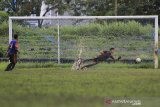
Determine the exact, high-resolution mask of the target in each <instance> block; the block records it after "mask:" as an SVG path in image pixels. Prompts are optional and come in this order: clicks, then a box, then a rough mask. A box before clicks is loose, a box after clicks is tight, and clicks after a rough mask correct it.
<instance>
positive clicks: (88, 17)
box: [9, 15, 158, 69]
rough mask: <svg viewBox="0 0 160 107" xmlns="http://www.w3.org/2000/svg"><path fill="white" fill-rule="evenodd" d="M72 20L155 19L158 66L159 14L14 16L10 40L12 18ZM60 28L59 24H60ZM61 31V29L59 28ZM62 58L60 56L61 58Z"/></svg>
mask: <svg viewBox="0 0 160 107" xmlns="http://www.w3.org/2000/svg"><path fill="white" fill-rule="evenodd" d="M27 19H29V20H33V19H37V20H41V19H43V20H58V21H59V20H62V19H63V20H71V19H77V20H78V19H154V32H155V35H154V68H156V69H157V68H158V15H146V16H49V17H42V16H12V17H9V42H10V41H11V40H12V20H27ZM58 28H59V24H58ZM58 32H59V30H58ZM58 45H59V44H58ZM59 60H60V58H59Z"/></svg>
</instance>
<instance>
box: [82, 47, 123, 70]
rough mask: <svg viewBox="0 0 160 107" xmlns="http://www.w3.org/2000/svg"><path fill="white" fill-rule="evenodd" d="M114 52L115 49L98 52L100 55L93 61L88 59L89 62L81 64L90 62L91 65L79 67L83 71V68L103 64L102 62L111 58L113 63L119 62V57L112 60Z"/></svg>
mask: <svg viewBox="0 0 160 107" xmlns="http://www.w3.org/2000/svg"><path fill="white" fill-rule="evenodd" d="M114 52H115V48H110V50H109V51H101V52H100V55H98V56H97V57H95V58H93V59H89V60H84V61H83V62H86V61H91V62H92V63H91V64H87V65H84V66H81V68H80V69H83V68H85V67H87V68H88V67H91V66H94V65H96V64H98V63H100V62H103V61H106V60H107V59H108V58H111V59H112V60H113V61H114V62H115V61H116V60H120V59H121V57H118V58H117V59H115V58H114V56H113V54H114Z"/></svg>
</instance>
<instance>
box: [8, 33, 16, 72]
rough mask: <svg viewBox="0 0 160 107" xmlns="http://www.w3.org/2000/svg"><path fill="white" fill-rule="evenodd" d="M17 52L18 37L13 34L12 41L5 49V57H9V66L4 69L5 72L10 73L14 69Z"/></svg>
mask: <svg viewBox="0 0 160 107" xmlns="http://www.w3.org/2000/svg"><path fill="white" fill-rule="evenodd" d="M17 52H18V35H17V34H14V40H12V41H11V42H10V44H9V46H8V49H7V57H9V61H10V64H9V65H8V66H7V67H6V69H5V71H11V70H13V69H14V67H15V65H16V63H17Z"/></svg>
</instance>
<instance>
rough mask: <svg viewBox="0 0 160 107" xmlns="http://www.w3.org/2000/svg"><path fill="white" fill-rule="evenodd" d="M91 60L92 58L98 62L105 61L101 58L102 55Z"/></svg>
mask: <svg viewBox="0 0 160 107" xmlns="http://www.w3.org/2000/svg"><path fill="white" fill-rule="evenodd" d="M93 60H94V62H96V63H99V62H103V61H105V58H103V57H96V58H94V59H93Z"/></svg>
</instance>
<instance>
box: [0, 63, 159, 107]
mask: <svg viewBox="0 0 160 107" xmlns="http://www.w3.org/2000/svg"><path fill="white" fill-rule="evenodd" d="M6 65H7V64H6V63H0V87H1V88H0V104H1V107H11V106H12V107H82V106H83V107H103V106H104V100H105V98H106V97H110V98H111V97H116V98H118V97H131V98H132V97H134V98H136V99H140V100H142V107H158V101H159V100H160V98H159V96H160V90H159V89H160V84H159V83H160V70H159V69H158V70H156V69H152V68H150V69H140V68H137V69H135V68H132V67H128V68H127V65H126V64H124V65H123V64H111V65H109V64H99V65H97V66H95V67H92V68H90V69H86V70H84V71H80V72H77V71H71V70H70V67H71V65H69V64H64V65H60V66H59V65H56V64H53V65H54V66H50V68H45V66H42V64H40V65H39V67H41V68H34V66H32V67H31V68H27V67H25V66H24V64H22V63H20V64H17V66H16V68H15V70H14V71H13V72H4V71H3V69H4V68H5V66H6ZM22 65H23V66H24V68H22V67H23V66H22ZM32 65H33V64H32ZM46 65H47V64H46ZM48 65H51V63H49V64H48ZM28 66H30V65H29V64H28ZM132 66H136V65H132ZM35 67H37V66H35ZM146 97H147V98H149V99H152V98H154V99H156V100H154V101H155V102H150V103H148V102H145V101H147V100H145V98H146ZM144 102H145V103H144ZM116 107H120V106H116ZM125 107H126V106H125Z"/></svg>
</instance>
